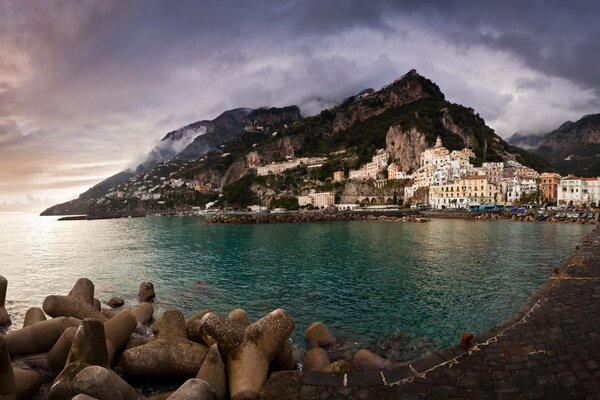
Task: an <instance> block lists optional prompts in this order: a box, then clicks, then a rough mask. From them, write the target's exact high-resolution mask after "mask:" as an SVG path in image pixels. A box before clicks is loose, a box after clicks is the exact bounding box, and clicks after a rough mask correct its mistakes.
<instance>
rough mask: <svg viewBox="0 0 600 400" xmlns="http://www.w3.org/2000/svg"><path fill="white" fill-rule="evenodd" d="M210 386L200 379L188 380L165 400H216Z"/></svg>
mask: <svg viewBox="0 0 600 400" xmlns="http://www.w3.org/2000/svg"><path fill="white" fill-rule="evenodd" d="M216 398H217V396H216V394H215V391H214V390H213V388H212V386H210V384H209V383H208V382H206V381H203V380H202V379H197V378H196V379H188V380H187V381H185V383H184V384H183V385H181V387H180V388H179V389H177V390H176V391H175V392H174V393H173V394H172V395H170V396H169V397H168V398H167V400H216Z"/></svg>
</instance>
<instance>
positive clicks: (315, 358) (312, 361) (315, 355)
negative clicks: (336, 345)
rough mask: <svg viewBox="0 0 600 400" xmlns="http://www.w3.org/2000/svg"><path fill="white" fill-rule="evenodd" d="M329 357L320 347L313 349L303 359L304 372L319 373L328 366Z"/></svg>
mask: <svg viewBox="0 0 600 400" xmlns="http://www.w3.org/2000/svg"><path fill="white" fill-rule="evenodd" d="M329 363H330V362H329V356H328V355H327V352H326V351H325V350H324V349H322V348H320V347H313V348H312V349H310V350H309V352H308V353H307V354H306V357H305V358H304V366H303V368H302V369H303V370H304V371H321V370H323V369H325V368H327V367H328V366H329Z"/></svg>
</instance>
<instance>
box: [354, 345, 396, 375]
mask: <svg viewBox="0 0 600 400" xmlns="http://www.w3.org/2000/svg"><path fill="white" fill-rule="evenodd" d="M352 366H353V368H354V369H355V370H358V371H370V370H382V369H391V368H394V367H396V366H397V364H396V363H394V362H392V361H390V360H386V359H385V358H383V357H380V356H378V355H377V354H375V353H373V352H370V351H369V350H366V349H362V350H359V351H357V352H356V354H355V355H354V358H353V359H352Z"/></svg>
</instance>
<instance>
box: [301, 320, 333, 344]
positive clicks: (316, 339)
mask: <svg viewBox="0 0 600 400" xmlns="http://www.w3.org/2000/svg"><path fill="white" fill-rule="evenodd" d="M306 339H307V340H308V344H310V346H311V347H317V346H321V347H324V346H330V345H332V344H334V343H335V336H333V333H331V332H330V331H329V329H328V328H327V326H325V324H323V323H322V322H314V323H312V324H310V326H309V327H308V328H306Z"/></svg>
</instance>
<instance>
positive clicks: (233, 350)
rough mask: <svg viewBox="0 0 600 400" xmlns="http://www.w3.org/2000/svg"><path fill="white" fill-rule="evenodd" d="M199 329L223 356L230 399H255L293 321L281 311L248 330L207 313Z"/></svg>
mask: <svg viewBox="0 0 600 400" xmlns="http://www.w3.org/2000/svg"><path fill="white" fill-rule="evenodd" d="M198 328H199V329H201V330H204V331H205V332H206V333H207V334H209V335H210V336H211V337H212V338H214V339H215V340H216V341H217V344H218V345H219V350H221V353H222V354H223V355H224V356H225V360H226V365H227V374H228V381H229V393H230V395H231V399H232V400H241V399H258V398H259V394H260V391H261V389H262V388H263V386H264V384H265V382H266V380H267V375H268V372H269V364H270V363H271V362H272V361H273V360H274V359H275V357H276V356H277V354H278V353H279V352H280V351H281V349H282V347H283V345H284V343H285V341H286V340H287V339H288V337H289V335H290V333H291V332H292V330H293V329H294V321H293V320H292V319H291V318H290V316H289V315H288V314H287V313H286V312H285V311H284V310H283V309H277V310H275V311H273V312H271V313H269V314H267V315H265V316H264V317H262V318H261V319H259V320H258V321H256V322H254V323H252V324H250V325H249V326H247V327H243V326H241V325H239V324H236V323H235V322H232V321H230V320H229V319H223V318H221V317H219V316H218V315H216V314H214V313H208V314H206V315H205V316H204V317H203V318H202V319H201V320H200V323H199V326H198Z"/></svg>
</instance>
